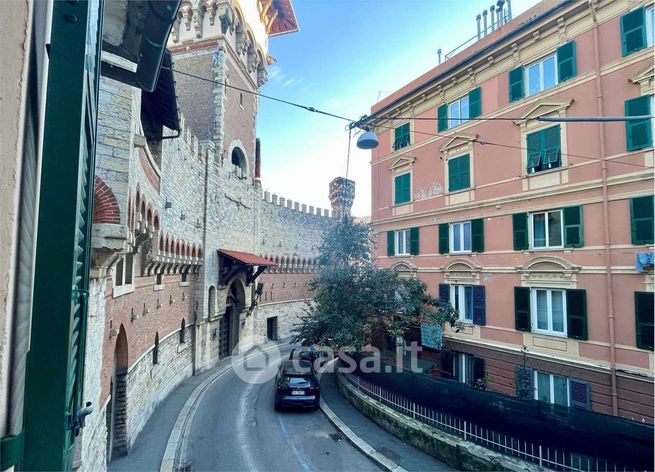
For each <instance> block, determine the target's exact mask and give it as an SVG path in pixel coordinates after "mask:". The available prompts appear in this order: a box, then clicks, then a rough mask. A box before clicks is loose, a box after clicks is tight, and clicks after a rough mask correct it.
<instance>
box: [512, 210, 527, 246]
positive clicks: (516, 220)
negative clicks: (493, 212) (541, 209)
mask: <svg viewBox="0 0 655 472" xmlns="http://www.w3.org/2000/svg"><path fill="white" fill-rule="evenodd" d="M512 227H513V230H514V250H515V251H523V250H525V249H528V247H529V241H528V214H527V213H515V214H513V215H512Z"/></svg>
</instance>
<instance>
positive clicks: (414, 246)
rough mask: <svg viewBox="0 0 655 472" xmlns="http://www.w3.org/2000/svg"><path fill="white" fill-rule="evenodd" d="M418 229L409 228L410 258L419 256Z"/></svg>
mask: <svg viewBox="0 0 655 472" xmlns="http://www.w3.org/2000/svg"><path fill="white" fill-rule="evenodd" d="M418 235H419V229H418V228H410V229H409V248H410V249H409V254H410V255H412V256H418V254H419V238H418Z"/></svg>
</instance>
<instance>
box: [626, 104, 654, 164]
mask: <svg viewBox="0 0 655 472" xmlns="http://www.w3.org/2000/svg"><path fill="white" fill-rule="evenodd" d="M650 102H651V96H650V95H643V96H641V97H637V98H633V99H631V100H626V101H625V116H647V115H650ZM652 126H653V121H652V119H650V118H644V119H642V120H632V121H626V122H625V137H626V143H627V149H628V151H637V150H639V149H643V148H647V147H651V146H652V145H653V130H652Z"/></svg>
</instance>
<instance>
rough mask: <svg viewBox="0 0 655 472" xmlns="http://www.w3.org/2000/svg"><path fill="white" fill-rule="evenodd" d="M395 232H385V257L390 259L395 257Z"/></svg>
mask: <svg viewBox="0 0 655 472" xmlns="http://www.w3.org/2000/svg"><path fill="white" fill-rule="evenodd" d="M395 236H396V232H395V231H387V256H389V257H392V256H395V255H396V241H395Z"/></svg>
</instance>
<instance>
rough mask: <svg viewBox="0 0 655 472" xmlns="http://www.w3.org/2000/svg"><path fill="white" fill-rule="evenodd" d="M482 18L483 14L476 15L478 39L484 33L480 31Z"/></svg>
mask: <svg viewBox="0 0 655 472" xmlns="http://www.w3.org/2000/svg"><path fill="white" fill-rule="evenodd" d="M481 19H482V15H480V14H478V16H476V17H475V21H477V22H478V41H479V40H480V38H481V37H482V33H481V31H480V20H481Z"/></svg>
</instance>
